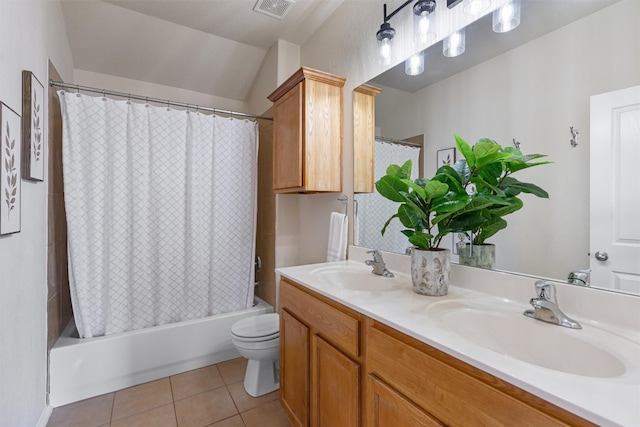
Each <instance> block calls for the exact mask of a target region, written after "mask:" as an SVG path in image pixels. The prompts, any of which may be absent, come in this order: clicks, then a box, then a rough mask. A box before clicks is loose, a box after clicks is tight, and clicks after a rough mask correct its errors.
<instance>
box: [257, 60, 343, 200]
mask: <svg viewBox="0 0 640 427" xmlns="http://www.w3.org/2000/svg"><path fill="white" fill-rule="evenodd" d="M345 81H346V79H344V78H343V77H338V76H335V75H333V74H329V73H325V72H322V71H318V70H314V69H312V68H307V67H302V68H300V70H298V71H297V72H296V73H294V74H293V75H292V76H291V77H290V78H289V79H288V80H287V81H286V82H284V83H283V84H282V85H280V87H278V89H276V90H275V91H274V92H273V93H272V94H271V95H269V97H268V98H269V100H270V101H272V102H273V103H274V104H273V190H274V191H275V192H276V193H316V192H339V191H342V103H343V99H342V87H343V86H344V83H345Z"/></svg>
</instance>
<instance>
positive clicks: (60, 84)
mask: <svg viewBox="0 0 640 427" xmlns="http://www.w3.org/2000/svg"><path fill="white" fill-rule="evenodd" d="M49 86H57V87H61V88H65V89H74V90H77V91H84V92H93V93H101V94H102V96H105V95H110V96H119V97H121V98H127V99H137V100H139V101H145V102H155V103H157V104H163V105H167V106H169V105H172V106H175V107H184V108H186V109H187V110H188V109H190V108H195V109H196V111H199V110H202V111H211V112H213V113H222V114H229V115H230V116H231V117H233V116H236V117H237V116H240V117H247V118H250V119H262V120H273V118H272V117H264V116H256V115H253V114H248V113H240V112H238V111H231V110H221V109H220V108H210V107H202V106H200V105H195V104H187V103H185V102H177V101H170V100H168V99H160V98H151V97H149V96H140V95H133V94H130V93H124V92H116V91H113V90H106V89H98V88H95V87H89V86H80V85H76V84H71V83H64V82H58V81H55V80H49Z"/></svg>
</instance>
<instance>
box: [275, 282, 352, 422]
mask: <svg viewBox="0 0 640 427" xmlns="http://www.w3.org/2000/svg"><path fill="white" fill-rule="evenodd" d="M362 319H363V316H362V315H361V314H359V313H357V312H355V311H353V310H350V309H348V308H347V307H344V306H342V305H340V304H336V303H335V302H333V301H331V300H330V299H328V298H324V297H322V296H321V295H318V294H315V293H313V292H311V291H309V290H307V289H306V288H304V287H302V286H299V285H297V284H295V283H293V282H290V281H288V280H286V279H282V280H281V282H280V401H281V403H282V406H283V407H284V409H285V412H286V413H287V416H288V418H289V422H290V423H291V424H292V425H293V426H296V427H298V426H314V427H316V426H317V427H351V426H353V427H355V426H360V425H362V423H361V408H362V404H361V403H362V396H361V395H362V387H361V382H362V358H363V355H362V351H361V330H362Z"/></svg>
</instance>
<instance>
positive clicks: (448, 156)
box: [436, 148, 456, 169]
mask: <svg viewBox="0 0 640 427" xmlns="http://www.w3.org/2000/svg"><path fill="white" fill-rule="evenodd" d="M455 162H456V149H455V148H445V149H444V150H438V165H437V166H436V169H439V168H440V167H442V166H445V165H448V166H453V164H454V163H455Z"/></svg>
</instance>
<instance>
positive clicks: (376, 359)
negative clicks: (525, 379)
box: [365, 320, 593, 427]
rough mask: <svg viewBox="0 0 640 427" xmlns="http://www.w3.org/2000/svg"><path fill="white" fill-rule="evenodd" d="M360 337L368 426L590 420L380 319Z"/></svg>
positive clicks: (558, 423) (552, 423)
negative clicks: (364, 348) (364, 352)
mask: <svg viewBox="0 0 640 427" xmlns="http://www.w3.org/2000/svg"><path fill="white" fill-rule="evenodd" d="M365 342H366V345H367V356H366V362H365V363H366V371H367V381H366V386H365V387H366V389H367V401H366V406H367V409H366V411H367V414H366V419H367V424H366V425H367V426H376V427H385V426H388V427H413V426H432V425H452V426H453V425H457V426H473V425H495V426H532V427H533V426H535V427H538V426H540V427H541V426H576V425H580V426H589V425H593V424H591V423H589V422H588V421H586V420H584V419H582V418H580V417H578V416H576V415H575V414H572V413H570V412H568V411H565V410H563V409H561V408H559V407H557V406H555V405H552V404H550V403H549V402H547V401H545V400H543V399H541V398H539V397H537V396H535V395H532V394H530V393H528V392H526V391H524V390H522V389H520V388H518V387H515V386H514V385H512V384H510V383H507V382H506V381H503V380H501V379H499V378H496V377H494V376H493V375H491V374H488V373H486V372H484V371H482V370H480V369H478V368H475V367H473V366H471V365H469V364H467V363H464V362H462V361H460V360H459V359H456V358H455V357H452V356H450V355H448V354H446V353H443V352H442V351H439V350H437V349H435V348H433V347H431V346H429V345H427V344H425V343H423V342H421V341H419V340H416V339H414V338H412V337H409V336H407V335H405V334H403V333H400V332H398V331H396V330H395V329H393V328H390V327H388V326H386V325H384V324H382V323H379V322H376V321H373V320H370V321H368V326H367V328H366V338H365ZM403 414H404V415H403Z"/></svg>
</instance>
